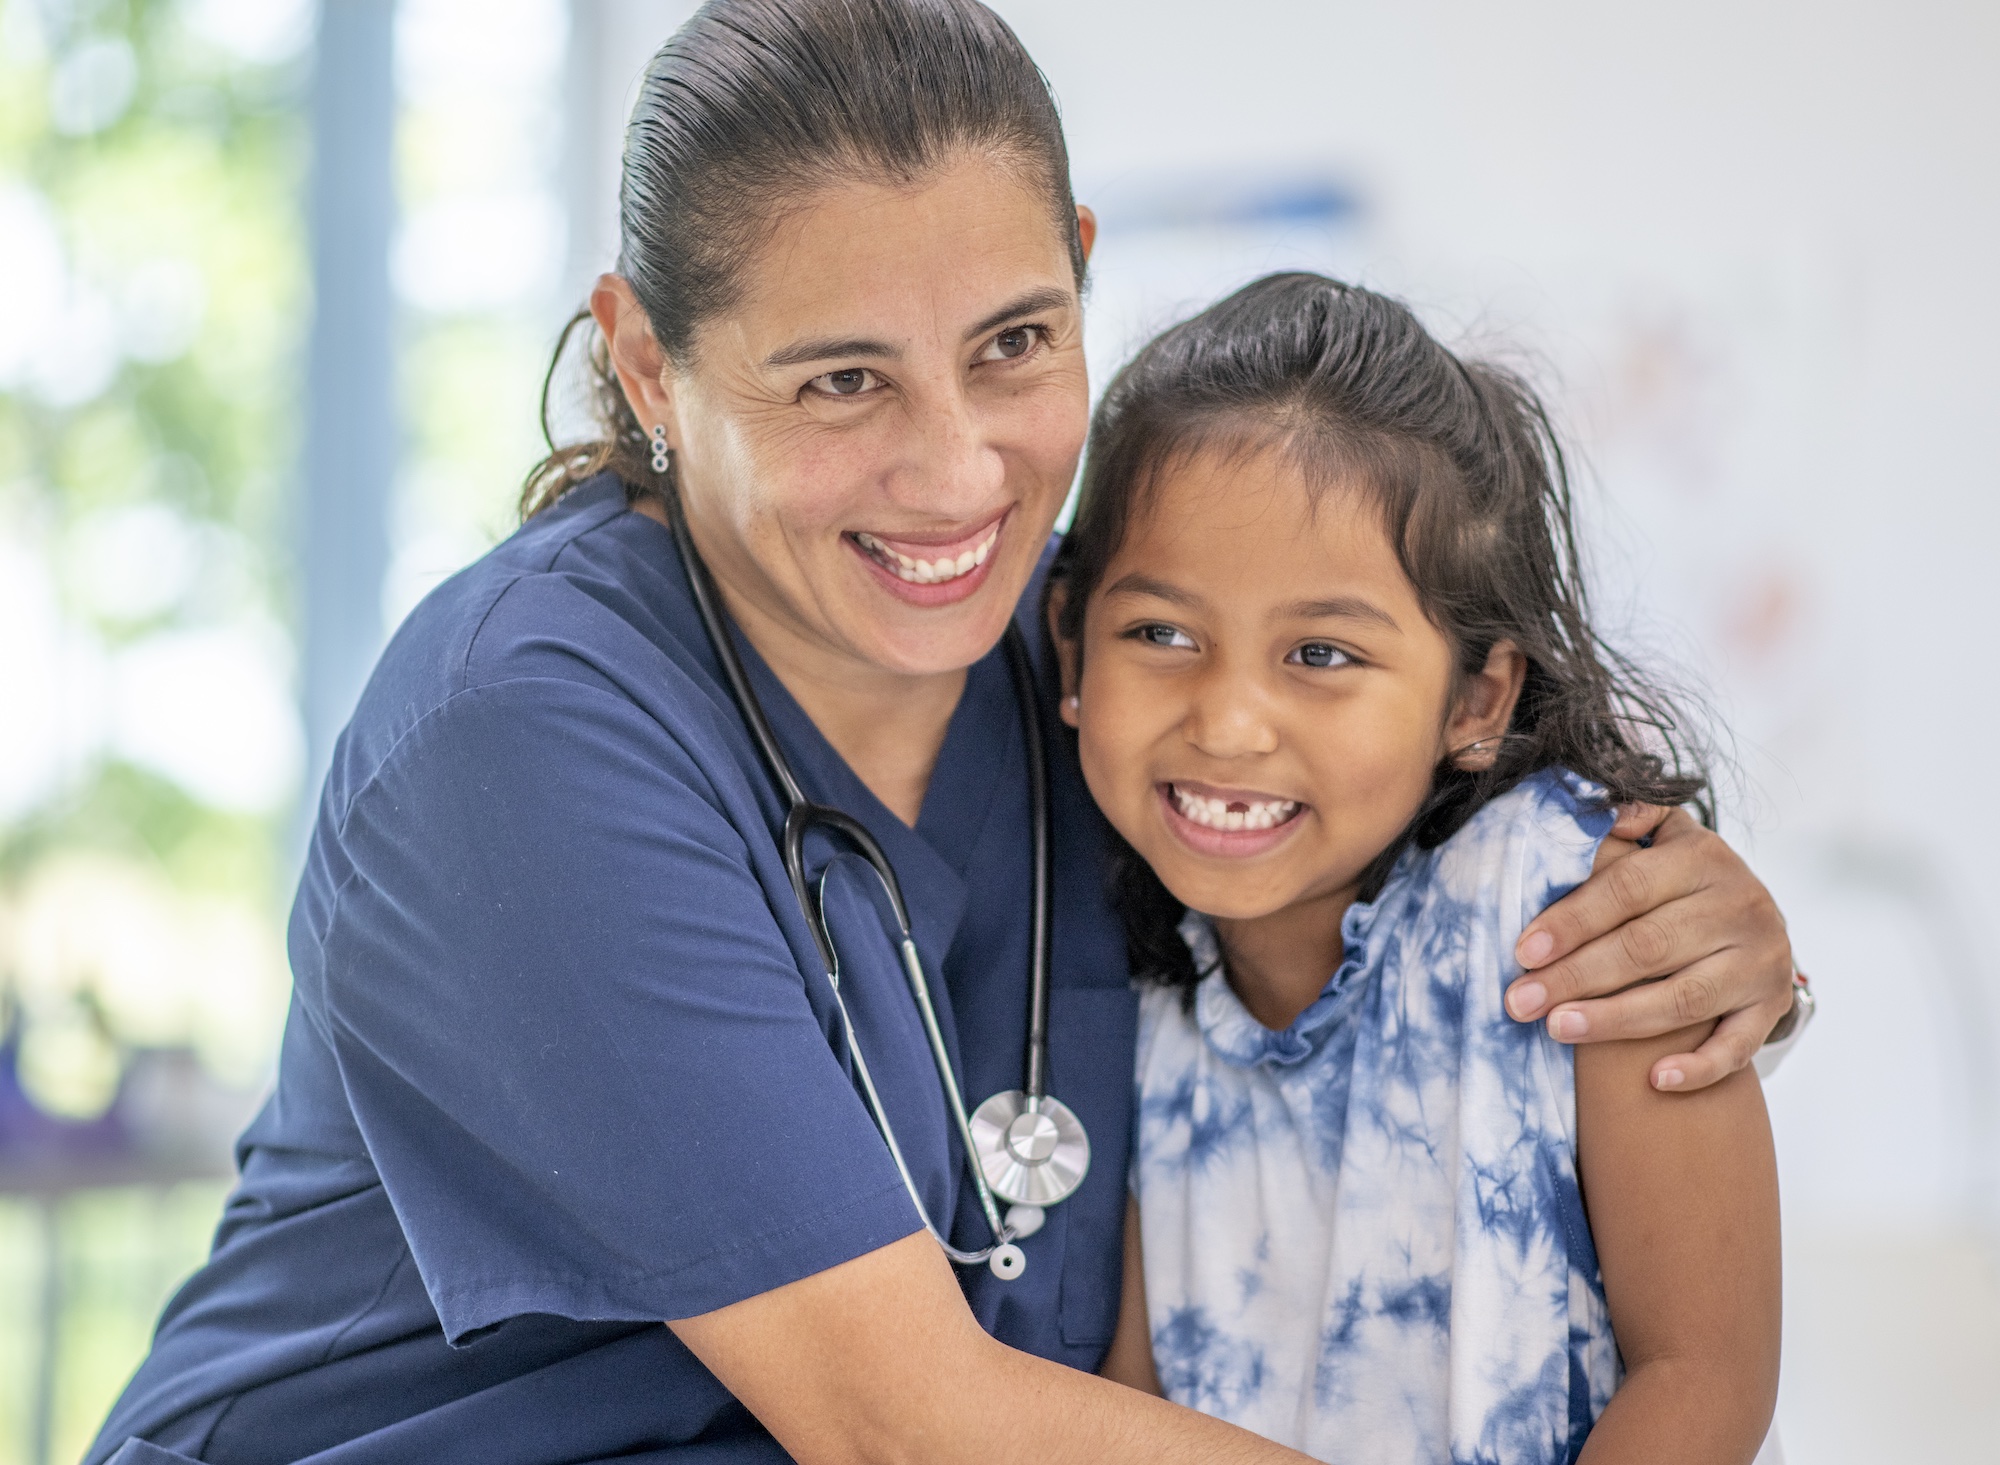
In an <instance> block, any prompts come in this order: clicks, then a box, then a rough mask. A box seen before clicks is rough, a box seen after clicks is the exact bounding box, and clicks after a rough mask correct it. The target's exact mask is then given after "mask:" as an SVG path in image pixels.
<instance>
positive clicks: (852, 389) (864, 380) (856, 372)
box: [806, 366, 882, 397]
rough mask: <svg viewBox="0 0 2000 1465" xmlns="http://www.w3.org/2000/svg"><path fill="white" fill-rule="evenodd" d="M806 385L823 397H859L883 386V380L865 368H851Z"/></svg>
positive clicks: (817, 378) (819, 377) (830, 373)
mask: <svg viewBox="0 0 2000 1465" xmlns="http://www.w3.org/2000/svg"><path fill="white" fill-rule="evenodd" d="M806 385H807V386H809V387H811V388H812V389H813V390H814V391H816V392H818V393H819V394H820V395H821V396H823V397H858V396H860V395H861V394H862V393H863V392H872V391H874V390H875V388H877V387H879V386H880V385H882V378H880V377H879V376H877V375H876V374H875V373H874V372H872V371H870V370H869V369H868V368H867V367H865V366H850V367H848V368H847V370H845V371H829V372H827V373H826V374H825V375H824V376H816V377H814V378H813V379H812V380H811V381H809V382H807V383H806Z"/></svg>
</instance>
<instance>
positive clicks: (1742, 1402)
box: [1576, 1024, 1779, 1465]
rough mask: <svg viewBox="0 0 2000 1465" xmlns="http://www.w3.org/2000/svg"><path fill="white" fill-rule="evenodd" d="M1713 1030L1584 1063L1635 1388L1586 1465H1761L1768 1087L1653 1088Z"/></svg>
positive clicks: (1586, 1057)
mask: <svg viewBox="0 0 2000 1465" xmlns="http://www.w3.org/2000/svg"><path fill="white" fill-rule="evenodd" d="M1709 1026H1711V1025H1709V1024H1702V1025H1697V1026H1696V1027H1693V1028H1685V1029H1682V1030H1681V1031H1680V1032H1677V1033H1668V1034H1665V1035H1664V1036H1661V1037H1657V1038H1649V1039H1635V1040H1632V1041H1629V1042H1620V1043H1598V1044H1592V1045H1589V1046H1586V1047H1579V1048H1578V1049H1577V1050H1576V1117H1577V1149H1578V1172H1579V1179H1580V1180H1581V1182H1582V1186H1583V1195H1584V1206H1585V1209H1586V1210H1587V1211H1588V1212H1589V1215H1590V1228H1591V1232H1592V1234H1593V1235H1594V1236H1595V1238H1596V1241H1597V1255H1598V1260H1599V1261H1600V1263H1601V1264H1602V1266H1603V1269H1604V1290H1605V1294H1606V1296H1607V1297H1608V1299H1609V1301H1610V1304H1611V1324H1612V1328H1613V1330H1614V1331H1615V1332H1616V1333H1617V1336H1618V1351H1619V1353H1620V1355H1621V1356H1622V1357H1623V1358H1624V1360H1625V1370H1626V1373H1625V1382H1624V1383H1623V1384H1622V1385H1621V1386H1620V1387H1619V1389H1618V1392H1617V1394H1616V1395H1614V1396H1613V1397H1612V1400H1611V1404H1610V1406H1609V1407H1608V1408H1607V1409H1606V1410H1605V1411H1604V1414H1603V1416H1602V1417H1601V1418H1600V1419H1599V1420H1598V1422H1597V1427H1596V1428H1595V1429H1594V1430H1593V1431H1592V1432H1591V1435H1590V1440H1589V1443H1588V1444H1587V1445H1586V1446H1585V1448H1584V1451H1583V1455H1582V1457H1581V1460H1582V1465H1612V1462H1617V1465H1626V1462H1638V1461H1662V1462H1665V1461H1676V1462H1679V1461H1686V1460H1701V1461H1705V1462H1706V1461H1714V1462H1717V1465H1723V1462H1729V1461H1739V1462H1748V1461H1749V1460H1751V1459H1752V1457H1754V1456H1755V1455H1756V1453H1757V1450H1758V1447H1759V1446H1760V1445H1761V1444H1762V1443H1763V1440H1764V1436H1765V1433H1766V1432H1767V1431H1768V1430H1769V1428H1770V1424H1771V1410H1772V1407H1773V1406H1774V1404H1775V1403H1776V1400H1777V1393H1778V1334H1779V1259H1778V1175H1777V1160H1776V1157H1775V1156H1774V1154H1773V1153H1772V1148H1771V1126H1770V1121H1769V1120H1768V1119H1767V1117H1766V1116H1765V1113H1764V1092H1763V1090H1762V1088H1760V1087H1759V1086H1758V1082H1757V1075H1756V1073H1755V1072H1754V1071H1752V1070H1750V1069H1747V1068H1746V1069H1741V1070H1739V1071H1737V1072H1736V1073H1733V1074H1731V1075H1730V1076H1729V1077H1728V1078H1725V1079H1723V1080H1722V1081H1721V1082H1720V1083H1718V1084H1715V1085H1714V1086H1712V1087H1710V1088H1706V1089H1703V1090H1701V1091H1700V1092H1698V1093H1692V1094H1675V1095H1671V1096H1670V1095H1667V1094H1662V1093H1660V1092H1658V1091H1657V1090H1655V1089H1654V1088H1653V1087H1652V1086H1651V1085H1650V1084H1648V1083H1647V1082H1646V1074H1647V1072H1648V1071H1649V1070H1650V1069H1651V1067H1652V1065H1653V1064H1654V1063H1655V1062H1656V1061H1658V1060H1659V1059H1660V1058H1661V1057H1662V1056H1664V1055H1666V1054H1670V1053H1681V1052H1687V1051H1689V1050H1690V1049H1692V1048H1694V1047H1695V1046H1696V1045H1698V1044H1700V1043H1701V1042H1702V1041H1703V1040H1704V1039H1705V1038H1706V1037H1707V1035H1708V1034H1707V1029H1708V1027H1709Z"/></svg>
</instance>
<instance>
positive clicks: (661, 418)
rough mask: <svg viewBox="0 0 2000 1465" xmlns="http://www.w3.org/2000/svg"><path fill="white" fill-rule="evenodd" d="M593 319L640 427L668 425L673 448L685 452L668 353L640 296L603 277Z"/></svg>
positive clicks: (593, 297)
mask: <svg viewBox="0 0 2000 1465" xmlns="http://www.w3.org/2000/svg"><path fill="white" fill-rule="evenodd" d="M590 314H591V317H592V319H594V320H595V321H596V322H597V329H598V330H599V331H600V332H602V333H603V336H604V342H605V345H606V346H607V347H608V348H609V350H610V353H611V368H612V370H613V371H615V372H617V373H618V385H619V386H621V387H623V388H624V389H625V400H626V401H627V402H628V403H630V404H631V407H632V415H633V416H634V417H636V418H637V419H638V420H639V425H640V426H641V427H643V428H645V429H647V430H648V431H651V430H652V428H653V427H654V426H655V425H656V424H664V425H665V427H666V429H667V440H668V443H669V444H670V445H671V446H672V447H674V448H676V449H678V448H679V447H680V424H679V423H678V422H676V421H675V420H674V394H673V389H672V386H671V385H670V383H671V382H672V379H673V373H672V372H670V371H668V370H667V354H666V352H664V351H662V350H661V349H660V343H659V342H658V341H657V340H655V339H654V337H653V323H652V322H651V321H649V320H647V319H646V312H645V309H644V308H643V307H642V306H641V305H640V304H639V297H638V296H637V295H635V294H633V293H632V285H631V282H630V281H628V280H626V279H625V277H624V276H623V275H599V276H598V277H597V285H596V287H595V288H594V289H592V290H591V292H590Z"/></svg>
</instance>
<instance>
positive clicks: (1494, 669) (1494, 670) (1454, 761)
mask: <svg viewBox="0 0 2000 1465" xmlns="http://www.w3.org/2000/svg"><path fill="white" fill-rule="evenodd" d="M1527 678H1528V658H1527V657H1525V656H1523V655H1522V654H1521V648H1520V647H1518V646H1516V645H1515V644H1514V643H1513V642H1512V641H1505V640H1502V641H1495V642H1494V643H1493V647H1492V649H1491V650H1490V651H1488V652H1487V653H1486V665H1484V666H1483V667H1481V668H1480V669H1479V670H1478V671H1476V672H1474V673H1473V674H1472V675H1471V676H1469V677H1467V678H1466V679H1465V684H1464V686H1462V687H1461V688H1460V689H1459V694H1458V702H1457V705H1456V706H1454V707H1453V708H1452V713H1451V717H1450V719H1449V720H1448V721H1447V722H1446V723H1445V728H1444V736H1443V738H1442V739H1440V743H1441V746H1440V747H1439V748H1438V758H1439V760H1440V761H1441V762H1449V763H1450V764H1451V765H1452V767H1454V768H1459V769H1463V770H1464V771H1465V772H1467V773H1479V772H1483V771H1484V770H1486V769H1488V768H1491V767H1492V766H1493V765H1494V763H1495V762H1496V761H1498V759H1499V757H1500V742H1501V739H1503V738H1504V737H1506V735H1507V726H1508V724H1509V723H1511V722H1513V720H1514V704H1515V703H1516V702H1518V701H1520V700H1521V684H1522V683H1523V682H1525V681H1526V680H1527Z"/></svg>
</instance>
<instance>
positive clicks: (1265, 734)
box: [1181, 671, 1278, 758]
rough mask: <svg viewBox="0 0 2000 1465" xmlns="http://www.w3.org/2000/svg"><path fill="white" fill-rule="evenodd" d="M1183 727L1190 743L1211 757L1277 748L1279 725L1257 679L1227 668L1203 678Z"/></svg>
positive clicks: (1244, 755) (1250, 755)
mask: <svg viewBox="0 0 2000 1465" xmlns="http://www.w3.org/2000/svg"><path fill="white" fill-rule="evenodd" d="M1181 731H1182V736H1184V737H1185V738H1186V739H1187V740H1188V744H1189V746H1191V747H1193V748H1195V749H1197V750H1198V751H1200V752H1202V753H1205V754H1207V755H1208V756H1209V757H1211V758H1254V757H1257V756H1260V755H1262V754H1265V753H1275V752H1276V751H1277V750H1278V729H1277V725H1276V724H1275V723H1274V722H1273V721H1272V719H1271V718H1270V717H1269V716H1268V715H1267V713H1266V710H1265V707H1264V698H1263V695H1262V692H1261V690H1260V689H1259V688H1258V687H1257V685H1256V683H1255V680H1254V679H1253V678H1250V677H1243V676H1232V675H1230V674H1229V673H1228V672H1227V671H1220V672H1218V673H1217V674H1214V675H1211V676H1208V677H1206V678H1204V679H1203V681H1202V684H1201V686H1200V687H1199V688H1197V690H1196V692H1195V696H1194V700H1193V702H1192V703H1191V704H1190V705H1189V707H1188V715H1187V719H1186V721H1185V722H1184V723H1183V724H1182V728H1181Z"/></svg>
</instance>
